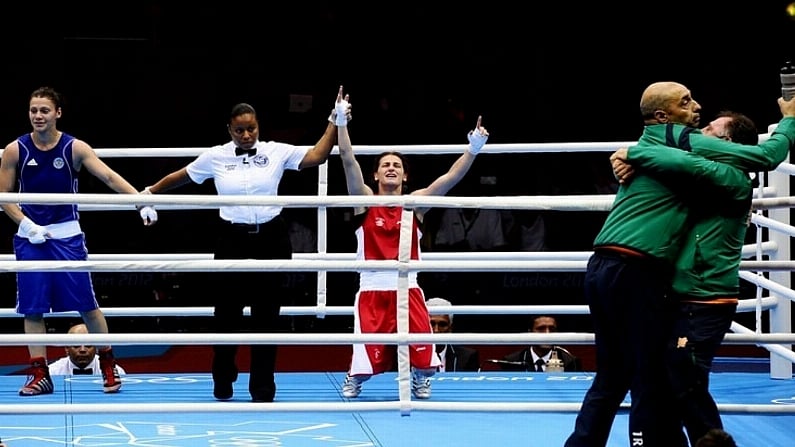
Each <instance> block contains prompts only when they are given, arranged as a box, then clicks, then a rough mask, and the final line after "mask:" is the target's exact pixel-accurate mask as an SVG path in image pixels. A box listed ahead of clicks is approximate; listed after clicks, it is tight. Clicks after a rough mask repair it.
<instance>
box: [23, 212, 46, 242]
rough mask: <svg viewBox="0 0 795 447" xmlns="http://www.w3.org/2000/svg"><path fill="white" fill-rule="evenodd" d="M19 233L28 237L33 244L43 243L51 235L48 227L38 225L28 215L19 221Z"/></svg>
mask: <svg viewBox="0 0 795 447" xmlns="http://www.w3.org/2000/svg"><path fill="white" fill-rule="evenodd" d="M18 234H19V235H20V236H22V237H26V238H27V239H28V240H29V241H30V243H31V244H43V243H44V241H46V240H47V237H48V236H49V235H50V234H49V233H48V232H47V228H45V227H42V226H41V225H37V224H36V223H35V222H33V221H32V220H30V218H28V217H24V218H22V220H21V221H19V232H18Z"/></svg>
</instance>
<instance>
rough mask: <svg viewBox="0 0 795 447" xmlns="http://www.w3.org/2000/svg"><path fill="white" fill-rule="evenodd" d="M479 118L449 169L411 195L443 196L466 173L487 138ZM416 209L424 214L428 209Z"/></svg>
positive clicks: (486, 132) (487, 135)
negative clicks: (462, 149)
mask: <svg viewBox="0 0 795 447" xmlns="http://www.w3.org/2000/svg"><path fill="white" fill-rule="evenodd" d="M481 119H482V117H480V116H478V121H477V124H476V125H475V129H474V130H471V131H470V132H469V134H467V138H468V139H469V147H468V148H467V150H466V151H464V153H463V154H461V156H460V157H458V159H456V161H455V162H453V165H452V166H450V169H448V170H447V172H445V173H444V174H442V175H441V176H439V178H437V179H436V180H434V181H433V182H432V183H431V184H430V185H428V186H427V187H425V188H422V189H418V190H416V191H414V192H413V193H412V194H413V195H424V196H443V195H445V194H447V193H448V192H449V191H450V190H451V189H453V187H454V186H455V185H457V184H458V182H460V181H461V179H463V178H464V176H465V175H466V173H467V172H468V171H469V168H470V167H471V166H472V163H473V162H474V161H475V157H476V156H477V155H478V153H479V152H480V149H481V148H482V147H483V145H484V144H486V141H487V140H488V139H489V132H488V131H487V130H486V128H485V127H483V126H481V125H480V124H481ZM416 211H417V213H419V214H424V213H425V212H426V211H428V208H418V209H417V210H416Z"/></svg>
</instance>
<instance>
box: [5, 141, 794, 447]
mask: <svg viewBox="0 0 795 447" xmlns="http://www.w3.org/2000/svg"><path fill="white" fill-rule="evenodd" d="M766 135H767V134H763V135H761V136H760V137H761V138H765V137H766ZM631 144H632V142H607V143H549V144H488V145H486V146H485V147H484V149H483V151H482V153H483V154H501V153H527V152H535V153H542V152H560V151H563V152H605V153H606V155H607V153H610V152H612V151H614V150H615V149H616V148H618V147H621V146H627V145H631ZM387 149H389V150H400V151H401V152H403V153H405V154H409V155H414V154H417V155H420V154H427V155H428V156H433V155H434V154H459V153H461V152H462V151H463V150H465V146H464V145H431V146H389V147H386V146H357V147H356V152H357V154H361V155H375V154H379V153H381V152H383V151H384V150H387ZM203 150H206V148H172V149H158V148H154V149H97V153H98V155H99V156H100V157H103V158H105V157H155V156H157V157H164V156H165V157H195V156H197V155H198V154H199V153H200V152H201V151H203ZM335 153H336V150H335ZM794 173H795V166H793V165H791V164H789V163H784V164H783V165H782V166H780V167H779V168H778V169H777V170H776V171H774V172H771V173H769V174H766V175H760V180H761V179H767V180H768V181H766V182H765V181H760V186H759V187H758V188H757V189H756V190H755V199H754V209H755V212H754V215H753V216H752V222H753V224H754V225H755V227H752V228H750V229H749V232H751V231H753V230H754V229H756V232H757V238H756V240H757V241H758V242H757V243H755V244H752V245H748V246H746V247H744V250H743V253H744V260H743V262H742V264H741V277H742V279H744V280H746V281H748V282H749V283H751V284H753V285H755V287H756V290H757V294H756V297H755V298H753V299H743V300H741V302H740V304H739V306H738V312H743V313H746V312H748V313H753V314H754V316H755V321H756V325H755V327H746V326H743V325H741V324H739V323H737V322H735V323H734V324H733V325H732V333H731V334H727V336H726V339H725V342H724V343H725V344H753V345H758V346H762V347H764V348H765V349H767V350H768V351H769V353H770V356H769V359H770V371H769V373H713V375H712V378H711V389H712V391H713V393H714V396H715V398H716V401H717V402H718V405H719V408H720V409H721V411H722V414H723V417H724V422H725V424H726V428H727V430H728V431H730V432H731V433H732V434H733V435H734V437H735V439H736V440H737V441H738V444H740V445H771V446H775V445H788V443H789V442H790V441H791V439H790V438H791V433H792V429H791V427H792V426H793V424H795V387H793V382H792V378H793V374H792V365H793V363H795V354H794V353H793V351H792V344H793V343H795V335H794V334H792V327H791V325H792V314H791V303H792V301H793V300H795V293H793V291H792V289H791V284H790V272H791V271H792V270H795V263H793V261H791V260H790V249H789V246H790V239H789V238H790V237H791V236H793V235H795V229H794V228H793V227H792V226H790V225H789V222H790V218H789V208H790V207H791V206H792V205H793V198H792V197H789V194H790V188H789V181H790V176H791V175H793V174H794ZM328 176H329V173H328V169H327V164H324V165H322V166H321V167H320V168H319V181H318V195H317V196H279V197H253V196H235V197H233V196H216V195H212V196H204V195H180V194H163V195H154V196H146V203H148V204H153V205H155V206H156V207H157V209H159V210H171V209H173V210H181V209H214V208H217V207H219V206H222V205H253V204H257V205H280V206H283V207H285V208H289V207H317V214H318V227H317V228H318V239H317V240H318V247H317V252H316V253H296V254H295V255H294V257H293V259H292V260H276V261H271V260H269V261H264V260H213V259H212V255H211V254H207V253H194V254H169V255H156V254H135V253H129V254H106V255H93V254H91V255H89V259H88V260H87V261H80V262H61V261H15V260H14V259H13V256H4V257H0V271H2V272H16V271H34V270H35V271H41V270H60V271H63V270H71V271H90V272H129V271H160V272H162V271H173V272H213V271H217V270H219V269H234V270H240V271H262V270H280V271H295V272H305V271H315V272H317V301H316V304H315V305H314V306H287V307H283V308H282V311H281V313H282V314H283V315H314V316H315V317H317V318H325V317H326V316H328V315H350V314H351V313H352V306H329V305H327V294H328V289H327V279H328V276H327V275H329V274H333V273H335V272H351V271H356V270H361V269H371V270H390V271H393V270H397V271H398V272H399V286H400V287H399V292H398V298H399V300H400V299H403V300H405V299H406V297H407V292H406V286H407V281H406V279H407V276H408V273H409V272H414V271H417V272H419V271H423V272H432V271H440V272H445V271H447V272H449V271H458V272H484V271H499V272H502V271H537V272H581V271H584V269H585V266H586V262H587V259H588V257H589V256H590V252H499V253H489V252H486V253H483V252H478V253H468V252H459V253H434V252H425V253H423V259H422V260H419V261H411V260H410V259H409V256H408V244H401V251H400V256H399V259H398V260H397V261H356V260H355V259H354V255H353V253H328V252H327V247H328V233H327V228H328V214H327V210H328V208H329V207H352V206H357V205H362V206H368V205H377V204H382V205H396V206H403V207H405V208H407V211H406V212H404V216H403V219H404V222H410V219H411V212H410V209H412V208H415V207H427V206H431V207H458V208H503V209H517V210H523V209H527V210H556V211H607V210H609V208H610V205H611V203H612V200H613V196H612V195H605V194H601V195H577V196H514V197H488V199H487V200H486V199H485V198H483V197H428V196H416V197H414V196H388V197H387V196H372V197H362V196H331V195H328V183H329V182H328V180H329V178H328ZM0 201H1V202H26V203H79V205H80V210H81V211H115V210H125V211H128V212H129V211H130V210H131V208H132V205H134V204H136V203H140V201H141V197H136V196H130V195H119V194H77V195H62V194H11V193H6V194H0ZM161 219H162V218H161ZM409 227H410V226H409V225H404V228H409ZM763 229H767V231H768V233H769V235H768V237H767V240H763V237H762V236H763V234H764V232H763ZM484 261H488V262H484ZM352 301H353V296H351V302H352ZM429 310H430V311H431V312H432V313H455V314H456V315H464V314H469V315H486V314H517V315H519V314H521V315H527V314H535V313H547V314H557V315H563V314H574V315H576V314H581V315H585V314H587V313H588V308H587V306H585V305H520V306H493V305H492V306H460V305H459V306H451V307H445V306H439V307H433V308H431V309H429ZM103 311H104V312H105V314H106V316H107V317H108V318H109V319H110V318H114V317H118V316H147V315H152V316H183V317H192V316H209V315H211V314H212V309H211V308H206V307H193V308H186V307H173V308H163V307H157V308H136V307H132V308H108V307H106V308H103ZM246 311H248V310H246ZM75 315H76V314H72V313H63V314H52V315H48V318H49V317H66V316H70V317H74V316H75ZM0 316H2V317H16V318H18V315H17V314H15V313H14V312H13V309H3V310H2V312H0ZM407 316H408V315H407V311H406V309H405V307H401V306H398V333H397V334H350V333H348V334H334V333H331V334H329V333H289V334H284V333H274V334H215V333H201V334H185V333H170V334H163V333H159V334H135V333H130V334H125V333H111V334H85V335H76V334H70V335H66V334H2V335H0V345H3V346H24V345H28V344H46V345H49V346H58V345H70V344H75V343H85V344H94V345H97V344H103V343H109V344H112V345H114V346H125V345H135V346H138V345H162V344H164V343H167V344H171V345H196V344H224V343H226V344H243V345H251V344H268V343H270V344H279V345H316V346H322V345H350V344H351V343H364V342H378V343H388V344H396V345H397V346H398V371H397V372H395V373H386V374H383V375H379V376H376V377H374V378H373V379H371V380H370V381H368V382H367V384H366V386H365V388H366V390H365V392H363V393H362V395H361V396H360V397H359V398H357V399H351V400H349V399H345V398H343V397H342V395H341V393H340V387H341V384H342V381H343V380H344V376H345V373H344V372H325V373H280V372H277V375H276V383H277V387H278V391H277V394H276V401H275V402H273V403H252V402H249V401H248V400H247V399H248V394H247V392H246V390H245V389H244V388H245V387H246V384H247V375H246V374H241V378H240V380H238V381H237V382H236V383H235V391H236V396H237V397H236V398H235V399H234V400H232V401H228V402H218V401H215V400H214V399H213V397H212V379H211V376H210V375H209V374H128V375H127V376H125V377H124V378H123V382H124V387H123V388H122V391H121V392H120V393H118V394H111V395H105V394H103V393H101V389H100V388H101V387H100V386H99V385H98V380H99V378H96V377H85V376H83V377H81V376H75V377H54V380H55V381H56V383H55V389H56V391H55V393H54V394H51V395H44V396H36V397H32V398H30V397H29V398H20V397H19V396H18V395H17V390H18V388H19V386H20V385H21V381H22V380H23V378H22V377H20V376H0V437H2V439H3V440H4V441H6V442H8V443H9V444H10V445H13V446H18V445H24V446H26V447H38V446H45V445H46V446H50V445H69V446H88V445H90V446H100V445H101V446H121V445H135V446H164V447H165V446H169V447H171V446H173V447H181V446H196V445H208V446H210V445H211V446H274V445H285V446H316V445H330V446H402V445H407V444H411V445H417V446H423V445H438V444H440V443H444V445H467V446H469V445H485V444H500V445H527V444H528V441H529V437H530V436H531V435H533V436H541V437H542V439H539V440H538V441H536V442H532V441H530V445H550V446H555V445H562V443H563V441H564V440H565V438H566V436H568V434H569V433H570V430H571V429H572V427H573V424H574V418H575V416H576V411H577V410H578V409H579V405H580V403H581V401H582V398H583V396H584V394H585V392H586V391H587V389H588V387H589V386H590V382H591V381H592V380H593V373H589V372H584V373H550V374H546V373H516V372H497V371H482V372H477V373H439V374H437V375H436V376H434V377H433V378H432V381H433V396H432V398H431V399H430V400H427V401H417V400H412V398H411V392H410V383H409V382H410V378H409V375H410V373H409V366H408V349H407V346H408V345H409V344H412V343H420V342H432V343H452V344H481V345H484V344H494V345H505V344H532V343H538V342H547V343H553V344H570V345H575V344H581V345H585V344H592V343H593V334H589V333H574V332H570V333H554V334H533V333H527V332H521V333H506V334H487V333H452V334H433V335H428V334H409V333H408V323H407ZM763 318H765V319H766V321H764V322H763ZM763 323H765V324H766V325H767V326H768V327H769V331H768V332H766V333H765V332H763V331H762V327H763V326H764V325H765V324H763ZM111 328H112V324H111ZM241 396H244V397H241ZM622 408H623V409H624V410H623V411H622V412H621V413H620V414H619V416H618V417H617V418H616V422H615V424H614V426H613V431H612V432H611V436H610V441H609V445H610V446H623V445H625V444H626V427H627V418H626V411H625V410H626V408H628V401H625V402H624V404H623V405H622Z"/></svg>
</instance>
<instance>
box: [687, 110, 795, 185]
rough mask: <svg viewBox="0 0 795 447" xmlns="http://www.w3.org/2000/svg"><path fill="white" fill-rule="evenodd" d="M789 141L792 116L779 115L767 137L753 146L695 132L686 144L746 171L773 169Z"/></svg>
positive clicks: (793, 132) (794, 128)
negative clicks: (776, 123)
mask: <svg viewBox="0 0 795 447" xmlns="http://www.w3.org/2000/svg"><path fill="white" fill-rule="evenodd" d="M793 142H795V118H793V117H785V118H782V119H781V121H780V122H779V124H778V127H776V130H775V131H774V132H773V134H772V135H771V136H770V138H768V139H767V140H766V141H764V142H762V143H759V144H758V145H756V146H746V145H742V144H737V143H732V142H731V141H725V140H721V139H719V138H714V137H709V136H706V135H703V134H701V133H698V132H693V133H691V134H690V147H691V148H692V151H693V153H694V154H698V155H701V156H703V157H705V158H708V159H710V160H714V161H719V162H721V163H727V164H730V165H732V166H734V167H736V168H739V169H742V170H743V171H746V172H754V171H770V170H772V169H775V168H776V166H778V165H779V164H781V162H783V161H784V160H786V158H787V154H789V150H790V147H791V146H792V144H793Z"/></svg>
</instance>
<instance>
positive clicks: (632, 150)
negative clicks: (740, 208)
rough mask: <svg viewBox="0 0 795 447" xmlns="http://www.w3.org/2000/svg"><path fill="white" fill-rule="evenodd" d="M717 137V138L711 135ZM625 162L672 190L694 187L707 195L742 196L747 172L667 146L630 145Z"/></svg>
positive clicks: (692, 188)
mask: <svg viewBox="0 0 795 447" xmlns="http://www.w3.org/2000/svg"><path fill="white" fill-rule="evenodd" d="M712 139H714V140H717V138H714V137H712ZM627 162H629V163H630V164H632V165H633V166H634V167H636V168H637V169H639V170H640V172H642V173H646V174H649V175H651V176H652V177H654V178H656V179H657V180H659V181H660V182H662V183H663V184H665V185H666V186H668V187H670V188H671V189H673V190H675V191H687V190H690V191H694V192H695V191H697V192H699V193H704V194H705V195H706V196H707V197H709V196H711V195H712V194H719V195H720V197H721V198H722V199H728V200H744V199H745V198H747V195H748V183H749V181H750V180H749V178H748V175H747V174H746V173H745V172H743V171H741V170H739V169H737V168H734V167H732V166H729V165H727V164H724V163H718V162H716V161H712V160H707V159H706V158H704V157H701V156H699V155H697V154H694V153H692V152H687V151H684V150H681V149H675V148H671V147H668V146H641V145H636V146H630V147H629V148H628V151H627Z"/></svg>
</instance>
